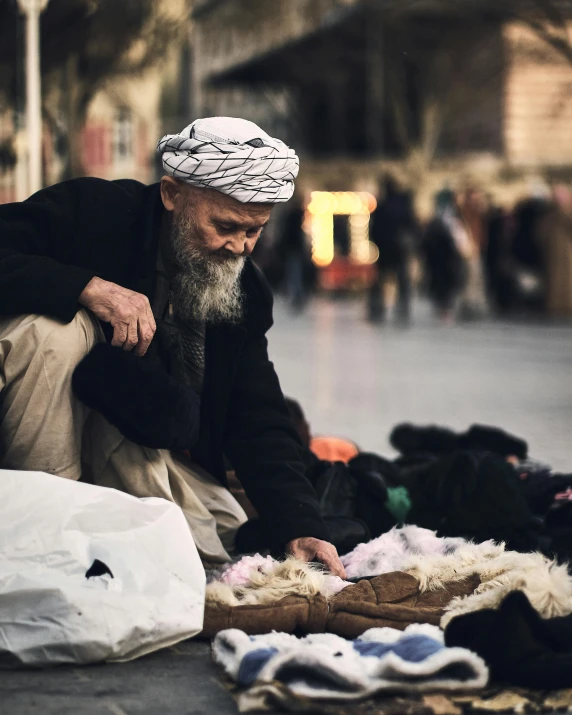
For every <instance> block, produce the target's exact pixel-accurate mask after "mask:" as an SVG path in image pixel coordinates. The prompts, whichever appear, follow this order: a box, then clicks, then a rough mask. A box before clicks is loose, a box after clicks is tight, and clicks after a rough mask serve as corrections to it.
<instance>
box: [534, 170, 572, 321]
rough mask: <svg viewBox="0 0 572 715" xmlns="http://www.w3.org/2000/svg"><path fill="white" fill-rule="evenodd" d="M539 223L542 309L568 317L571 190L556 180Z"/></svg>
mask: <svg viewBox="0 0 572 715" xmlns="http://www.w3.org/2000/svg"><path fill="white" fill-rule="evenodd" d="M553 197H554V203H553V207H552V209H551V210H550V211H549V212H548V214H547V215H546V217H545V218H544V220H543V222H542V225H541V236H542V241H543V247H544V256H545V265H546V309H547V312H548V314H549V315H550V316H552V317H558V318H562V317H566V318H571V317H572V193H571V192H570V189H569V188H568V187H567V186H564V185H563V184H558V185H557V186H555V187H554V190H553Z"/></svg>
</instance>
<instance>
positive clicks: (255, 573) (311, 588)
mask: <svg viewBox="0 0 572 715" xmlns="http://www.w3.org/2000/svg"><path fill="white" fill-rule="evenodd" d="M327 578H328V574H326V573H325V572H324V571H321V570H319V569H318V568H317V567H315V566H311V565H310V564H307V563H304V562H302V561H298V560H297V559H294V558H288V559H286V560H285V561H279V562H277V563H275V564H273V565H272V566H271V567H270V568H269V569H261V570H259V569H257V568H253V569H252V572H251V573H250V582H249V583H248V584H246V585H244V586H229V585H228V584H225V583H222V582H221V581H213V582H212V583H209V584H208V586H207V590H206V602H207V603H208V604H212V605H215V604H220V605H226V606H249V605H268V604H270V603H275V602H276V601H279V600H280V599H281V598H285V597H286V596H315V595H316V594H318V593H321V592H323V591H324V590H325V582H326V579H327Z"/></svg>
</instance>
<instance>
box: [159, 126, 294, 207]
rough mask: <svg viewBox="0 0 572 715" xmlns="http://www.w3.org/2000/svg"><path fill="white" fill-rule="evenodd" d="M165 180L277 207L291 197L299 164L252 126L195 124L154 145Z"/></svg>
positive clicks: (287, 150) (279, 143)
mask: <svg viewBox="0 0 572 715" xmlns="http://www.w3.org/2000/svg"><path fill="white" fill-rule="evenodd" d="M157 151H158V153H159V154H160V156H161V159H162V162H163V169H164V170H165V173H166V174H168V175H169V176H173V177H175V178H176V179H181V180H182V181H185V182H186V183H187V184H191V185H192V186H198V187H201V188H205V189H216V190H217V191H221V192H222V193H223V194H228V196H232V197H233V198H235V199H237V200H238V201H240V202H242V203H251V202H257V203H272V204H273V203H281V202H284V201H288V199H289V198H290V197H291V196H292V194H293V193H294V179H295V178H296V176H297V175H298V169H299V165H300V162H299V159H298V157H297V155H296V152H295V151H294V150H293V149H290V148H289V147H287V146H286V144H284V142H282V141H280V139H274V138H273V137H271V136H269V135H268V134H267V133H266V132H265V131H263V130H262V129H261V128H260V127H258V126H257V125H256V124H254V123H253V122H249V121H247V120H246V119H237V118H235V117H208V118H205V119H197V120H195V121H194V122H192V124H189V126H188V127H186V128H185V129H183V131H182V132H181V133H180V134H167V135H166V136H164V137H163V138H162V139H161V140H160V142H159V143H158V145H157Z"/></svg>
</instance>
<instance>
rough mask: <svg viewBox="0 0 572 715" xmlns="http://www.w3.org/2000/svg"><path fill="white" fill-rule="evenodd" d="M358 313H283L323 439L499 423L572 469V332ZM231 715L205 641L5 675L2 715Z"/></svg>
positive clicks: (377, 446)
mask: <svg viewBox="0 0 572 715" xmlns="http://www.w3.org/2000/svg"><path fill="white" fill-rule="evenodd" d="M361 314H362V306H361V305H360V304H358V303H339V302H328V301H320V302H318V303H315V304H314V305H313V306H312V307H311V309H310V310H309V311H308V313H307V314H305V315H303V316H293V315H291V314H290V313H289V312H288V311H287V310H286V309H285V308H284V306H282V305H278V307H277V311H276V326H275V328H274V329H273V330H272V332H271V334H270V345H271V356H272V358H273V359H274V360H275V362H276V365H277V369H278V372H279V375H280V377H281V381H282V385H283V388H284V390H285V392H286V393H287V394H289V395H291V396H293V397H295V398H297V399H299V400H300V401H301V402H302V404H303V406H304V408H305V410H306V412H307V414H308V416H309V418H310V421H311V423H312V426H313V428H314V431H315V433H317V434H319V433H334V434H339V435H344V436H348V437H351V438H353V439H354V440H356V441H357V442H358V443H359V444H360V446H361V447H362V448H363V449H367V450H376V451H379V452H381V453H383V454H390V453H391V450H390V448H389V445H388V442H387V436H388V434H389V432H390V430H391V428H392V427H393V425H394V424H396V423H397V422H400V421H404V420H409V421H413V422H419V423H430V422H431V423H436V424H443V425H449V426H451V427H455V428H459V429H464V428H466V427H467V426H468V425H470V424H471V423H473V422H481V423H489V424H496V425H499V426H501V427H504V428H505V429H507V430H510V431H513V432H514V433H516V434H517V435H519V436H522V437H524V438H526V439H527V440H528V441H529V443H530V451H531V454H532V455H533V456H535V457H537V458H539V459H543V460H546V461H548V462H550V463H552V464H553V465H554V467H555V468H557V469H561V470H568V471H572V446H571V444H570V425H571V423H572V378H571V372H572V370H571V368H572V328H570V327H562V326H561V327H557V326H546V325H524V324H520V325H508V324H495V323H487V324H480V325H467V326H454V327H435V326H434V325H433V322H432V320H431V318H430V316H429V315H428V314H427V313H426V311H425V309H424V307H423V306H421V307H420V308H419V310H418V315H416V324H415V325H414V326H413V327H412V328H411V329H410V330H402V329H399V328H397V327H394V326H391V325H389V326H385V327H373V326H370V325H367V324H365V323H364V322H363V321H362V320H361ZM234 712H236V710H235V707H234V704H233V701H232V699H231V697H230V696H229V695H228V693H227V692H226V691H225V689H224V687H223V686H222V685H221V684H220V681H219V680H218V678H217V675H216V672H215V669H214V668H213V666H212V664H211V663H210V656H209V651H208V646H207V645H206V644H204V643H198V642H189V643H184V644H180V645H178V646H177V647H176V648H171V649H168V650H166V651H163V652H162V653H159V654H155V655H152V656H148V657H146V658H143V659H141V660H139V661H136V662H134V663H129V664H124V665H108V666H105V665H104V666H94V667H90V668H61V669H56V670H52V671H46V672H17V673H9V672H8V673H0V713H1V715H23V714H24V713H26V714H30V715H31V714H32V713H33V714H34V715H63V714H69V715H110V714H111V715H143V714H144V713H145V714H146V715H155V714H157V715H191V714H193V713H217V714H218V713H221V714H225V713H234Z"/></svg>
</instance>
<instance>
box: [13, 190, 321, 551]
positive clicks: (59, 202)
mask: <svg viewBox="0 0 572 715" xmlns="http://www.w3.org/2000/svg"><path fill="white" fill-rule="evenodd" d="M163 211H164V209H163V205H162V201H161V197H160V193H159V185H158V184H154V185H151V186H145V185H143V184H140V183H139V182H137V181H132V180H121V181H113V182H110V181H104V180H101V179H93V178H83V179H73V180H71V181H66V182H63V183H61V184H56V185H55V186H52V187H50V188H47V189H44V190H42V191H39V192H38V193H37V194H34V195H33V196H32V197H30V198H29V199H28V200H27V201H24V202H22V203H13V204H6V205H3V206H0V314H1V315H17V314H24V313H39V314H43V315H49V316H52V317H54V318H58V319H60V320H62V321H64V322H69V321H71V320H72V319H73V317H74V316H75V314H76V312H77V311H78V309H79V308H80V306H79V304H78V297H79V295H80V293H81V292H82V290H83V289H84V287H85V286H86V284H87V283H88V282H89V280H90V279H91V278H92V277H93V276H99V277H101V278H103V279H105V280H108V281H113V282H114V283H117V284H119V285H122V286H124V287H126V288H130V289H132V290H135V291H138V292H140V293H143V294H145V295H146V296H147V297H148V298H149V299H150V300H151V301H152V300H153V294H154V291H155V283H156V258H157V249H158V240H159V234H160V230H159V229H160V223H161V218H162V214H163ZM242 284H243V290H244V293H245V307H246V311H245V318H244V321H243V323H242V324H241V325H240V326H234V327H233V326H229V325H224V324H221V325H208V326H207V331H206V340H205V350H206V360H205V380H204V392H203V399H202V400H201V415H200V427H199V439H198V442H197V443H196V444H195V445H194V447H193V458H194V459H196V461H197V462H198V463H199V464H201V465H202V466H203V467H204V468H205V469H207V470H208V471H209V472H210V473H211V474H213V475H215V476H216V477H217V478H218V479H219V480H220V481H221V482H223V483H224V480H225V476H224V474H225V472H224V465H223V455H224V456H226V457H227V459H228V460H229V461H230V463H231V465H232V466H233V468H234V469H235V470H236V473H237V476H238V477H239V479H240V480H241V482H242V483H243V485H244V487H245V490H246V492H247V493H248V496H249V498H250V499H251V501H252V503H253V504H254V506H255V508H256V509H257V510H258V512H259V514H260V515H261V518H262V520H263V522H265V525H266V526H267V527H268V529H269V531H270V532H271V534H272V541H273V544H274V545H276V546H278V545H280V544H284V543H286V542H287V541H289V540H290V539H293V538H296V537H301V536H315V537H318V538H323V539H328V538H329V534H328V531H327V528H326V526H325V525H324V523H323V521H322V520H321V517H320V516H319V512H318V506H317V500H316V495H315V493H314V491H313V489H312V487H311V485H310V483H309V481H308V480H307V479H306V477H305V476H304V464H303V460H304V450H303V447H302V445H301V443H300V441H299V438H298V436H297V434H296V432H295V429H294V427H293V425H292V423H291V420H290V417H289V414H288V410H287V408H286V405H285V403H284V399H283V396H282V391H281V389H280V385H279V382H278V378H277V376H276V373H275V371H274V367H273V365H272V363H271V362H270V360H269V358H268V353H267V341H266V337H265V333H266V332H267V330H268V329H269V328H270V327H271V325H272V296H271V293H270V291H269V289H268V287H267V285H266V283H265V281H264V279H263V277H262V276H261V274H260V272H259V271H258V269H257V268H256V267H255V266H254V264H253V263H252V262H250V261H247V265H246V267H245V270H244V272H243V277H242Z"/></svg>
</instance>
